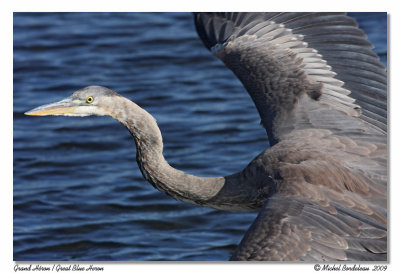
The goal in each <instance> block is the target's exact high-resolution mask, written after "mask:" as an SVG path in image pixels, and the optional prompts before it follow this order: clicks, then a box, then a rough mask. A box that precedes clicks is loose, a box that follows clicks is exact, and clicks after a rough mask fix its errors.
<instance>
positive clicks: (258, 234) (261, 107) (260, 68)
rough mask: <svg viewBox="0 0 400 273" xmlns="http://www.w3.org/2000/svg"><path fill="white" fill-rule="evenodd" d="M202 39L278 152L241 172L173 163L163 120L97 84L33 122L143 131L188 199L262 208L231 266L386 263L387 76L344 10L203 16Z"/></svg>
mask: <svg viewBox="0 0 400 273" xmlns="http://www.w3.org/2000/svg"><path fill="white" fill-rule="evenodd" d="M194 17H195V24H196V28H197V31H198V33H199V36H200V38H201V39H202V40H203V42H204V44H205V46H206V47H207V48H209V49H210V50H211V51H212V52H213V54H214V55H216V56H217V57H218V58H220V59H221V60H222V61H223V62H224V63H225V64H226V66H227V67H228V68H230V69H231V70H232V71H233V72H234V73H235V74H236V76H237V77H238V78H239V79H240V80H241V81H242V83H243V85H244V87H245V88H246V90H247V91H248V92H249V94H250V96H251V98H252V99H253V101H254V103H255V106H256V107H257V110H258V112H259V114H260V117H261V123H262V125H263V126H264V128H265V130H266V132H267V134H268V138H269V141H270V143H271V146H272V147H271V148H269V149H267V150H266V151H264V152H262V153H260V154H259V155H258V156H257V157H256V158H254V159H253V160H252V161H251V162H250V163H249V164H248V165H247V166H246V167H245V168H244V169H243V170H241V171H239V172H237V173H234V174H231V175H227V176H224V177H197V176H194V175H190V174H187V173H184V172H182V171H180V170H177V169H175V168H173V167H171V166H170V165H169V164H168V162H167V161H166V160H165V158H164V156H163V141H162V135H161V132H160V130H159V128H158V126H157V123H156V121H155V119H154V118H153V117H152V116H151V115H150V114H149V113H148V112H146V111H145V110H144V109H142V108H141V107H139V106H138V105H137V104H135V103H134V102H132V101H130V100H129V99H127V98H124V97H122V96H120V95H118V94H117V93H115V92H114V91H111V90H110V89H108V88H105V87H101V86H89V87H86V88H83V89H81V90H78V91H76V92H74V93H73V94H72V95H71V96H70V97H69V98H67V99H64V100H62V101H60V102H56V103H51V104H48V105H44V106H40V107H38V108H35V109H33V110H31V111H29V112H27V113H26V114H28V115H68V116H89V115H101V116H103V115H107V116H111V117H112V118H114V119H116V120H118V121H119V122H120V123H122V124H123V125H124V126H125V127H126V128H127V129H128V130H129V131H130V133H131V135H132V136H133V138H134V140H135V143H136V148H137V156H136V158H137V162H138V165H139V168H140V170H141V172H142V174H143V176H144V178H145V179H146V180H148V181H149V182H150V183H151V184H152V185H153V186H154V187H155V188H157V189H158V190H160V191H162V192H164V193H166V194H168V195H170V196H172V197H173V198H175V199H177V200H181V201H184V202H188V203H192V204H196V205H201V206H207V207H212V208H216V209H222V210H230V211H237V210H259V211H260V212H259V214H258V216H257V218H256V219H255V221H254V222H253V224H252V225H251V227H250V228H249V230H248V231H247V232H246V234H245V236H244V238H243V240H242V241H241V243H240V245H239V247H238V248H237V249H236V251H235V252H234V253H233V255H232V257H231V259H232V260H273V261H299V260H301V261H337V260H356V261H360V260H373V261H378V260H386V259H387V227H386V225H387V220H386V219H387V185H386V183H387V149H386V146H387V133H386V130H387V128H386V115H387V114H386V71H385V68H384V66H383V65H382V64H381V63H380V62H379V60H378V59H377V56H376V55H375V54H374V53H373V52H372V51H371V45H370V43H369V42H368V41H367V40H366V37H365V35H364V33H363V32H362V31H361V30H360V29H359V28H358V27H357V25H356V23H355V22H354V20H352V19H350V18H349V17H347V16H345V15H344V14H340V13H334V14H328V13H267V14H262V13H198V14H195V16H194Z"/></svg>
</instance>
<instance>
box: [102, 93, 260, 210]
mask: <svg viewBox="0 0 400 273" xmlns="http://www.w3.org/2000/svg"><path fill="white" fill-rule="evenodd" d="M118 100H119V101H118V104H119V107H118V110H114V111H110V116H111V117H113V118H114V119H116V120H118V121H119V122H121V123H122V124H123V125H124V126H125V127H126V128H127V129H128V130H129V132H130V133H131V135H132V136H133V137H134V139H135V143H136V151H137V155H136V160H137V162H138V165H139V168H140V170H141V172H142V174H143V176H144V178H145V179H146V180H148V181H149V182H150V183H151V184H152V185H153V186H154V187H155V188H157V189H158V190H160V191H162V192H164V193H166V194H168V195H170V196H172V197H173V198H175V199H177V200H181V201H184V202H188V203H192V204H197V205H202V206H208V207H214V208H218V209H224V210H246V209H257V208H258V207H259V206H261V204H262V203H263V202H264V201H265V196H263V197H262V198H263V200H262V202H261V203H260V201H259V200H258V201H257V202H258V203H260V204H258V203H257V205H255V202H256V200H255V199H257V197H256V196H254V195H259V190H258V191H257V190H256V191H254V189H252V188H250V187H249V189H247V187H248V186H247V183H244V182H245V181H243V179H242V178H243V177H242V176H241V175H240V174H235V175H232V176H228V177H197V176H194V175H190V174H187V173H184V172H182V171H180V170H177V169H175V168H173V167H171V166H170V165H169V164H168V163H167V161H166V160H165V158H164V156H163V142H162V136H161V132H160V129H159V127H158V126H157V123H156V121H155V119H154V118H153V117H152V116H151V115H150V114H149V113H148V112H146V111H145V110H144V109H142V108H140V107H139V106H138V105H136V104H135V103H133V102H132V101H130V100H128V99H126V98H124V97H118ZM233 204H234V205H233Z"/></svg>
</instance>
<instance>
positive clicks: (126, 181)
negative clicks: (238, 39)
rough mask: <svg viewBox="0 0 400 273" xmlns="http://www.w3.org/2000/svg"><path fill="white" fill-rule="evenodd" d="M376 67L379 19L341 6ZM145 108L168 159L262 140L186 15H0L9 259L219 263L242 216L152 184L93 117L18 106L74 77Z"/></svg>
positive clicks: (226, 164)
mask: <svg viewBox="0 0 400 273" xmlns="http://www.w3.org/2000/svg"><path fill="white" fill-rule="evenodd" d="M352 16H354V17H356V18H357V19H359V22H360V26H361V27H362V28H364V30H365V31H366V32H367V33H368V36H369V38H370V40H371V41H372V42H373V43H374V45H375V46H376V49H375V50H376V51H377V52H378V54H379V55H380V57H381V59H382V61H383V62H384V63H385V64H386V14H382V13H381V14H359V13H357V14H352ZM93 84H96V85H104V86H107V87H109V88H111V89H113V90H115V91H117V92H119V93H120V94H121V95H123V96H126V97H128V98H130V99H132V100H133V101H135V102H136V103H137V104H139V105H140V106H142V107H143V108H145V109H146V110H147V111H148V112H150V113H151V114H152V115H154V117H155V118H156V119H157V121H158V124H159V126H160V128H161V131H162V133H163V138H164V143H165V151H164V154H165V157H166V159H167V160H168V161H169V162H170V163H171V165H172V166H174V167H176V168H179V169H182V170H184V171H186V172H189V173H192V174H195V175H199V176H221V175H227V174H230V173H233V172H236V171H239V170H241V169H242V168H243V167H245V166H246V165H247V163H248V162H249V161H250V160H251V159H252V158H253V157H254V156H256V155H257V154H258V153H259V152H261V151H263V150H264V149H266V148H267V147H268V141H267V138H266V135H265V131H264V129H262V128H261V126H260V125H259V117H258V114H257V112H256V109H255V107H254V106H253V104H252V102H251V99H250V97H249V96H248V95H247V93H246V92H245V90H244V89H243V87H242V86H241V84H240V82H239V81H238V80H237V79H236V78H235V77H234V75H233V73H232V72H231V71H229V70H228V69H226V68H225V67H224V65H223V64H222V63H221V62H220V61H219V60H217V59H216V58H215V57H214V56H212V54H210V52H208V51H207V50H206V49H205V48H204V46H203V45H202V42H201V41H200V40H199V38H198V37H197V34H196V32H195V28H194V25H193V19H192V15H191V14H187V13H156V14H152V13H117V14H116V13H15V14H14V109H13V110H14V127H13V134H14V147H13V148H14V222H13V223H14V249H13V253H14V260H18V261H21V260H81V261H83V260H227V259H228V258H229V256H230V254H231V252H232V251H233V250H234V249H235V247H236V245H237V244H238V243H239V242H240V240H241V238H242V236H243V234H244V233H245V231H246V230H247V228H248V227H249V225H250V224H251V222H252V221H253V219H254V218H255V216H256V214H255V213H252V212H240V213H229V212H223V211H217V210H213V209H208V208H202V207H197V206H193V205H189V204H184V203H182V202H178V201H175V200H174V199H172V198H170V197H168V196H166V195H164V194H162V193H160V192H158V191H157V190H155V189H154V188H153V187H152V186H151V185H150V184H149V183H148V182H146V181H145V180H144V179H143V178H142V176H141V173H140V171H139V169H138V167H137V165H136V160H135V154H136V151H135V146H134V142H133V140H132V139H131V137H130V134H129V132H128V131H127V130H126V129H125V128H124V127H123V126H121V125H120V124H119V123H117V122H115V121H114V120H112V119H110V118H107V117H88V118H68V117H28V116H24V115H23V113H24V112H25V111H27V110H29V109H31V108H34V107H36V106H38V105H42V104H45V103H49V102H53V101H56V100H60V99H62V98H64V97H66V96H69V95H70V93H71V92H72V91H74V90H77V89H79V88H81V87H84V86H87V85H93Z"/></svg>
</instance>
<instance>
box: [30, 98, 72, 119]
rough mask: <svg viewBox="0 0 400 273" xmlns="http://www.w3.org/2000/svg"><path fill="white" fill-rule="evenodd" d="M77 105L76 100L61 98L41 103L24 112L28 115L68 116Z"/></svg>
mask: <svg viewBox="0 0 400 273" xmlns="http://www.w3.org/2000/svg"><path fill="white" fill-rule="evenodd" d="M77 107H79V105H78V103H77V101H74V100H72V99H70V98H66V99H63V100H61V101H58V102H54V103H50V104H46V105H42V106H39V107H36V108H35V109H32V110H30V111H28V112H25V115H28V116H50V115H51V116H68V115H70V114H72V113H74V111H75V109H76V108H77Z"/></svg>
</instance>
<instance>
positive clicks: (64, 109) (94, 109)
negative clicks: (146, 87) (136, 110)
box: [25, 86, 119, 117]
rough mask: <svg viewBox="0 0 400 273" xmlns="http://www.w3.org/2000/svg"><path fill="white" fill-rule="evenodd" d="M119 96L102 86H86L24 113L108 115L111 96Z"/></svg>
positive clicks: (43, 114)
mask: <svg viewBox="0 0 400 273" xmlns="http://www.w3.org/2000/svg"><path fill="white" fill-rule="evenodd" d="M114 96H119V95H118V94H117V93H115V92H114V91H111V90H110V89H108V88H106V87H102V86H88V87H85V88H83V89H80V90H78V91H76V92H74V93H73V94H72V95H71V96H69V97H68V98H65V99H63V100H61V101H58V102H53V103H50V104H46V105H42V106H39V107H36V108H35V109H32V110H30V111H28V112H26V113H25V115H29V116H49V115H52V116H78V117H84V116H91V115H96V116H105V115H109V111H108V109H109V106H110V104H111V103H112V97H114Z"/></svg>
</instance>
